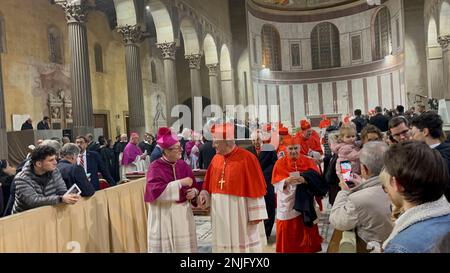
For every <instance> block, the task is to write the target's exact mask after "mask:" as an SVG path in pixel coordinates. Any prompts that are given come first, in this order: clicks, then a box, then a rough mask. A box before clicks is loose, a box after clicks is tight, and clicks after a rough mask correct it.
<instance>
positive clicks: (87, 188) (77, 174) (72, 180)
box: [57, 159, 95, 196]
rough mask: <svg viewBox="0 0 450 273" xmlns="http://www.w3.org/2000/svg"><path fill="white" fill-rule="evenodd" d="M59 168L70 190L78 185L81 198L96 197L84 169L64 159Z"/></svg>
mask: <svg viewBox="0 0 450 273" xmlns="http://www.w3.org/2000/svg"><path fill="white" fill-rule="evenodd" d="M57 168H58V169H59V171H60V172H61V176H62V178H63V179H64V182H66V186H67V189H70V187H72V185H73V184H77V186H78V187H79V188H80V190H81V196H92V195H94V193H95V190H94V187H93V186H92V184H91V183H90V182H89V180H88V178H87V176H86V173H85V172H84V169H83V167H81V166H79V165H76V164H72V163H70V162H69V161H67V160H65V159H63V160H61V161H59V162H58V165H57Z"/></svg>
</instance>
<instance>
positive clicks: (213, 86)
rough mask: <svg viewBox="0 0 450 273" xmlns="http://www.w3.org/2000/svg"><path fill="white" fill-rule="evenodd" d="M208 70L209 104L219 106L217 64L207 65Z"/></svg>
mask: <svg viewBox="0 0 450 273" xmlns="http://www.w3.org/2000/svg"><path fill="white" fill-rule="evenodd" d="M206 66H207V67H208V69H209V92H210V94H211V104H215V105H219V106H221V104H220V97H219V64H218V63H217V64H207V65H206Z"/></svg>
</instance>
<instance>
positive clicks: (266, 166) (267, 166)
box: [247, 144, 278, 237]
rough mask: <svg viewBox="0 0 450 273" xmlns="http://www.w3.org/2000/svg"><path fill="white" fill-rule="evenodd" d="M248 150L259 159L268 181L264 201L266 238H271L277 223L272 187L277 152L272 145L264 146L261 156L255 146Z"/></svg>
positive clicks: (265, 178)
mask: <svg viewBox="0 0 450 273" xmlns="http://www.w3.org/2000/svg"><path fill="white" fill-rule="evenodd" d="M247 150H248V151H249V152H251V153H252V154H254V155H255V156H256V157H257V158H258V161H259V165H261V169H262V171H263V175H264V180H266V186H267V193H266V195H265V196H264V201H265V203H266V210H267V217H268V219H267V220H264V228H265V231H266V236H267V237H269V236H270V234H271V233H272V228H273V225H274V223H275V189H274V187H273V185H272V172H273V167H274V166H275V163H276V162H277V160H278V157H277V152H276V151H275V148H274V147H273V146H272V145H268V144H267V145H266V144H264V145H263V146H262V147H261V152H260V153H259V155H258V154H257V152H256V149H255V147H254V146H253V145H252V146H251V147H249V148H248V149H247Z"/></svg>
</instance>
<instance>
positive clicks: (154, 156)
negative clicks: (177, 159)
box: [150, 145, 162, 163]
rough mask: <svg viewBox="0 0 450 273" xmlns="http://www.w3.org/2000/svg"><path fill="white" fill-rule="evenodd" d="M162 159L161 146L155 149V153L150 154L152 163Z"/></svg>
mask: <svg viewBox="0 0 450 273" xmlns="http://www.w3.org/2000/svg"><path fill="white" fill-rule="evenodd" d="M161 157H162V149H161V147H159V145H156V146H155V149H153V152H152V153H151V154H150V163H151V162H153V161H155V160H158V159H160V158H161Z"/></svg>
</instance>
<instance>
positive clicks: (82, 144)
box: [75, 136, 116, 191]
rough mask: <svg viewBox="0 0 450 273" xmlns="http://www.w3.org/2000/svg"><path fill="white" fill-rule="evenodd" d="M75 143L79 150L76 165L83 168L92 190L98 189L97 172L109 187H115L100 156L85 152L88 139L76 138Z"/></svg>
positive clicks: (95, 153) (83, 137)
mask: <svg viewBox="0 0 450 273" xmlns="http://www.w3.org/2000/svg"><path fill="white" fill-rule="evenodd" d="M75 143H76V144H77V146H78V148H80V154H79V156H78V158H77V164H78V165H80V166H81V167H83V168H84V170H85V172H86V174H87V175H88V177H89V178H90V181H91V184H92V186H94V189H95V190H97V191H98V190H99V189H100V182H99V178H98V173H99V172H100V173H101V174H102V176H103V178H104V179H106V181H107V182H108V183H109V185H110V186H114V185H116V181H114V179H113V178H112V177H111V174H110V173H109V171H108V169H107V168H106V167H105V163H103V161H102V160H101V159H100V155H99V154H98V153H97V152H92V151H87V146H88V139H87V138H86V137H85V136H78V137H77V138H76V140H75Z"/></svg>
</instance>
